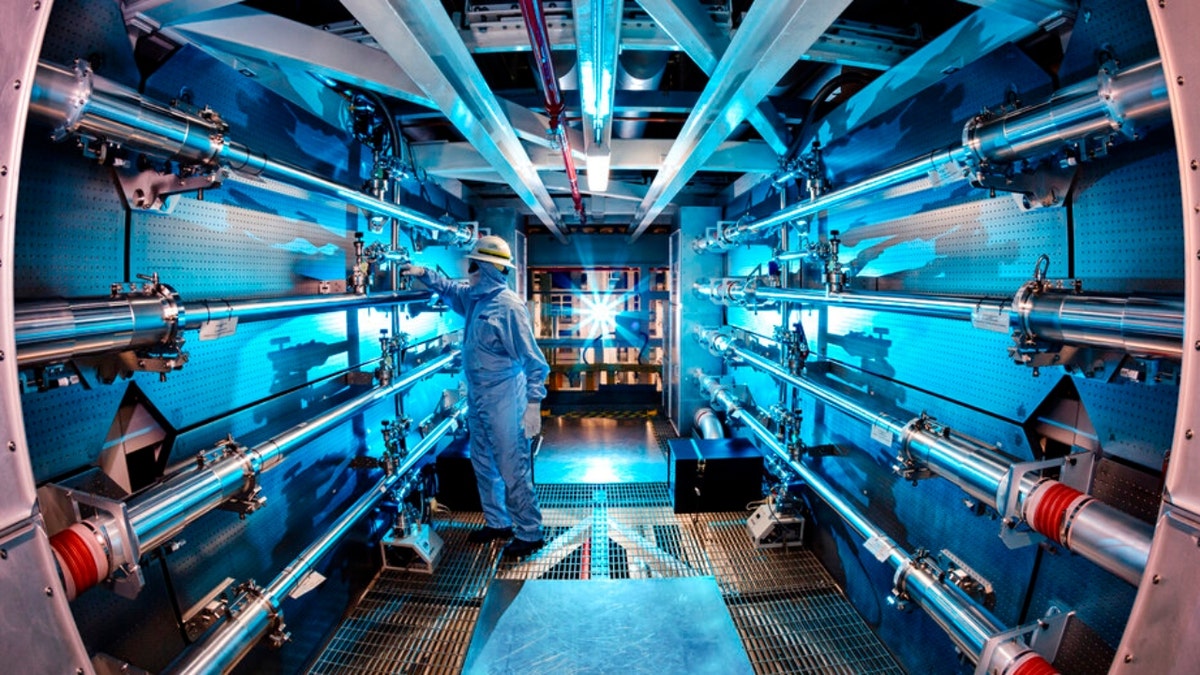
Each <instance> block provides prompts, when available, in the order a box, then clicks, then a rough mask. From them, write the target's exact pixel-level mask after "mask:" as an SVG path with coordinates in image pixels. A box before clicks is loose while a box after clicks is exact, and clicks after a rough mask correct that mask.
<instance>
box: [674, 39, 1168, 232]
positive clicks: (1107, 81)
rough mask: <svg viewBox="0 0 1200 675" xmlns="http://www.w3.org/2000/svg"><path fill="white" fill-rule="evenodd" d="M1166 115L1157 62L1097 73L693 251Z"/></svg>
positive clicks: (972, 124)
mask: <svg viewBox="0 0 1200 675" xmlns="http://www.w3.org/2000/svg"><path fill="white" fill-rule="evenodd" d="M1168 111H1169V103H1168V101H1167V89H1166V83H1165V80H1164V78H1163V72H1162V65H1161V62H1160V61H1159V60H1158V59H1154V60H1152V61H1147V62H1145V63H1141V64H1138V65H1136V66H1132V67H1130V68H1127V69H1125V70H1122V71H1121V72H1120V73H1118V74H1116V75H1112V76H1110V75H1109V74H1108V72H1107V71H1101V73H1100V74H1099V75H1098V76H1097V77H1096V78H1094V79H1092V80H1088V81H1086V82H1082V83H1080V84H1077V85H1075V86H1072V87H1068V88H1066V89H1063V90H1061V91H1059V92H1057V93H1056V94H1055V95H1054V96H1053V97H1052V98H1051V99H1050V100H1049V101H1047V102H1045V103H1042V104H1039V105H1036V106H1031V107H1029V108H1023V109H1021V110H1016V111H1013V112H1011V113H1008V114H1006V115H1000V116H998V117H995V118H992V119H990V120H986V121H982V122H980V121H972V122H969V123H968V124H967V126H965V127H964V128H963V143H962V144H961V145H958V146H955V147H952V148H948V149H945V150H937V151H934V152H932V153H930V154H928V155H922V156H920V157H916V158H914V159H911V160H909V161H906V162H902V163H900V164H897V165H895V166H893V167H891V168H889V169H885V170H883V171H881V172H879V173H877V174H875V175H873V176H870V177H868V178H866V179H864V180H862V181H860V182H858V183H855V184H853V185H850V186H847V187H845V188H842V189H840V190H834V191H832V192H827V193H825V194H823V195H821V196H819V197H817V198H816V199H812V200H810V201H805V202H798V203H796V204H793V205H791V206H788V207H787V208H784V209H781V210H779V211H777V212H776V213H774V214H771V215H770V216H767V217H766V218H762V219H759V220H756V221H753V222H750V223H743V224H739V225H737V226H736V228H734V230H733V231H732V232H730V233H728V234H726V235H724V236H723V241H724V242H725V244H726V245H725V246H718V245H715V244H716V243H717V242H711V241H699V242H696V244H695V245H694V248H696V250H697V251H699V252H704V251H707V250H714V251H721V250H725V249H726V248H727V245H728V244H736V243H738V242H740V241H741V240H742V239H744V238H747V237H751V236H759V235H761V234H762V233H763V232H765V231H766V230H769V229H771V228H774V227H778V226H779V225H782V224H784V223H788V222H792V221H795V220H798V219H801V218H804V217H807V216H810V215H812V214H815V213H817V212H819V211H822V210H826V209H831V208H835V207H839V206H843V205H845V204H847V203H849V202H850V201H852V200H854V199H857V198H859V197H863V196H866V195H868V194H872V193H874V192H878V191H880V190H883V189H885V188H889V187H894V186H897V185H902V184H904V183H909V182H911V181H914V180H917V179H920V178H925V177H927V176H929V175H937V176H940V180H941V181H942V182H944V181H945V180H947V179H954V178H957V179H965V178H968V177H970V176H971V175H972V171H971V170H970V167H972V166H974V165H977V164H979V163H990V162H1000V163H1004V162H1013V161H1016V160H1020V159H1036V158H1037V157H1040V156H1043V155H1045V154H1047V153H1049V152H1052V151H1055V150H1057V149H1059V148H1060V147H1062V146H1063V145H1065V144H1071V143H1080V142H1083V141H1085V140H1087V139H1089V138H1094V137H1098V136H1100V135H1106V134H1111V133H1116V132H1118V131H1120V132H1124V133H1126V134H1129V133H1131V131H1130V130H1131V129H1132V128H1134V127H1135V126H1136V125H1145V124H1153V123H1157V122H1158V121H1160V120H1161V119H1163V118H1164V117H1165V116H1166V114H1167V113H1168Z"/></svg>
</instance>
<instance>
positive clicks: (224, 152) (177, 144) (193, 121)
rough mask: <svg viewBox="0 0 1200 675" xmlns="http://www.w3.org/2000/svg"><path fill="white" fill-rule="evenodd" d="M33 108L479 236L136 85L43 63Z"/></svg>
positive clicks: (62, 124) (55, 118) (75, 124)
mask: <svg viewBox="0 0 1200 675" xmlns="http://www.w3.org/2000/svg"><path fill="white" fill-rule="evenodd" d="M30 112H31V113H32V114H33V116H34V117H36V118H39V119H41V120H43V121H44V122H47V123H49V124H51V125H53V126H54V127H55V129H56V132H57V134H58V135H69V134H79V135H83V136H87V137H90V138H99V139H104V140H106V141H110V142H113V143H119V144H120V145H122V146H123V147H126V148H129V149H131V150H136V151H139V152H145V153H149V154H152V155H157V156H165V157H168V158H171V159H178V160H180V161H184V162H196V163H202V164H208V165H216V164H220V163H224V164H225V166H227V167H228V168H230V169H233V170H235V171H240V172H243V173H247V174H250V175H255V176H257V175H266V176H269V177H271V178H274V179H277V180H280V181H283V182H285V183H288V184H290V185H293V186H296V187H301V188H304V189H310V190H315V191H317V192H321V193H323V194H327V195H329V196H331V197H335V198H337V199H340V200H342V201H343V202H346V203H347V204H351V205H353V206H357V207H359V208H361V209H364V210H366V211H369V212H371V213H375V214H380V215H385V216H388V217H391V218H396V219H398V220H400V221H403V222H405V223H408V224H410V225H414V226H417V227H422V228H424V229H426V230H430V231H432V232H438V233H442V234H447V235H449V236H450V238H451V240H452V241H453V243H455V244H459V245H466V244H469V243H470V242H471V241H473V240H474V238H475V232H474V230H473V229H472V228H471V227H470V226H468V225H462V224H459V223H455V222H443V221H441V220H438V219H436V218H433V217H430V216H428V215H426V214H424V213H421V212H419V211H414V210H412V209H409V208H406V207H403V206H400V205H398V204H392V203H390V202H385V201H383V200H380V199H376V198H374V197H372V196H370V195H367V194H364V193H362V192H360V191H358V190H352V189H350V188H348V187H345V186H343V185H339V184H337V183H334V182H333V181H330V180H328V179H325V178H322V177H321V176H318V175H316V174H313V173H311V172H308V171H305V170H304V169H300V168H297V167H294V166H290V165H287V164H283V163H281V162H277V161H274V160H271V159H270V158H269V157H267V156H266V155H265V154H263V153H261V152H256V151H254V150H252V149H250V148H248V147H246V146H244V145H240V144H238V143H234V142H232V141H230V140H229V139H228V138H226V137H225V130H224V125H223V124H221V123H219V122H218V121H216V119H215V116H214V118H213V119H207V118H204V117H200V116H196V115H191V114H188V113H184V112H182V111H180V110H178V109H175V108H168V107H165V106H161V105H159V104H157V103H154V102H152V101H149V100H147V99H145V98H144V97H142V96H141V95H139V94H138V93H137V92H136V91H133V90H132V89H129V88H127V87H124V86H122V85H120V84H117V83H115V82H112V81H111V80H106V79H105V78H102V77H97V76H95V75H93V74H92V73H91V71H90V69H86V68H82V67H80V68H77V69H76V70H71V69H68V68H64V67H62V66H59V65H55V64H51V63H47V62H40V63H39V64H38V74H37V78H36V80H35V82H34V87H33V93H32V97H31V103H30Z"/></svg>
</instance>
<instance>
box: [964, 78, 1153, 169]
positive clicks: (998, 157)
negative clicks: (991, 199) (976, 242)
mask: <svg viewBox="0 0 1200 675" xmlns="http://www.w3.org/2000/svg"><path fill="white" fill-rule="evenodd" d="M1169 110H1170V103H1169V101H1168V100H1167V86H1166V82H1165V80H1164V79H1163V72H1162V65H1161V63H1160V61H1159V60H1157V59H1155V60H1153V61H1147V62H1145V63H1141V64H1138V65H1137V66H1134V67H1131V68H1127V69H1125V70H1122V71H1121V72H1119V73H1117V74H1115V75H1112V74H1110V73H1109V72H1108V70H1101V71H1100V73H1099V75H1097V77H1096V78H1095V79H1093V80H1090V81H1086V82H1082V83H1080V84H1078V85H1076V86H1073V87H1068V88H1066V89H1063V90H1061V91H1059V92H1057V93H1055V94H1054V95H1053V96H1052V97H1051V98H1050V100H1049V101H1046V102H1045V103H1042V104H1039V105H1035V106H1031V107H1029V108H1024V109H1022V110H1017V111H1014V112H1013V113H1011V114H1008V115H1002V116H1000V117H997V118H995V119H992V120H987V121H984V122H980V123H978V124H972V125H968V127H967V129H966V130H965V132H964V141H965V143H964V144H965V145H966V146H967V147H970V148H971V150H972V152H973V153H974V155H975V157H976V159H978V160H980V161H990V162H1012V161H1015V160H1018V159H1024V158H1033V157H1037V156H1039V155H1041V154H1045V153H1047V152H1051V151H1054V150H1056V149H1058V148H1059V147H1061V146H1063V145H1064V144H1067V143H1073V142H1078V141H1080V140H1081V139H1088V138H1094V137H1097V136H1099V135H1108V134H1112V133H1116V132H1118V131H1121V130H1122V128H1123V127H1125V126H1126V125H1129V124H1132V123H1134V122H1137V123H1143V124H1144V123H1150V122H1154V121H1157V120H1158V119H1160V118H1162V117H1164V116H1165V115H1166V114H1167V113H1168V112H1169Z"/></svg>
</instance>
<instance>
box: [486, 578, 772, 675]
mask: <svg viewBox="0 0 1200 675" xmlns="http://www.w3.org/2000/svg"><path fill="white" fill-rule="evenodd" d="M463 672H464V673H469V674H471V675H507V674H509V673H514V674H515V673H521V674H522V675H537V674H540V673H545V674H551V673H553V674H554V675H585V674H591V673H694V674H697V675H703V674H705V673H712V674H713V675H737V674H740V673H745V674H747V675H749V674H751V673H753V672H754V668H753V666H751V665H750V659H749V657H748V656H747V655H746V650H745V648H743V647H742V641H741V638H740V637H739V635H738V631H737V627H736V626H734V624H733V620H732V619H731V618H730V615H729V610H727V609H726V608H725V602H724V600H723V599H722V597H721V589H720V588H719V587H718V586H717V582H716V579H714V578H713V577H683V578H671V579H628V580H620V581H616V580H602V581H564V580H532V581H523V580H512V581H506V580H497V581H495V582H494V583H493V584H492V586H491V589H490V590H489V591H488V594H487V597H486V598H484V601H483V607H482V608H481V610H480V614H479V621H478V623H477V624H476V626H475V635H474V637H473V638H472V640H471V645H470V648H469V649H468V650H467V657H466V663H465V666H464V668H463Z"/></svg>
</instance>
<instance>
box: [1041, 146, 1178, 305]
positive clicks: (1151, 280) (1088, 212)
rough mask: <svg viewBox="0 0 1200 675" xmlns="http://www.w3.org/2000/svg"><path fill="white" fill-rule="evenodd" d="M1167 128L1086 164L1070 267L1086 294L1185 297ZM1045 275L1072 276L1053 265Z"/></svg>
mask: <svg viewBox="0 0 1200 675" xmlns="http://www.w3.org/2000/svg"><path fill="white" fill-rule="evenodd" d="M1169 137H1170V131H1169V129H1161V130H1159V132H1158V133H1157V134H1156V135H1155V137H1154V138H1153V139H1151V140H1147V141H1145V142H1142V143H1130V144H1126V145H1123V146H1120V147H1118V148H1116V149H1115V150H1114V151H1113V153H1114V156H1113V157H1112V159H1111V160H1110V161H1100V162H1092V163H1087V164H1084V165H1083V166H1082V167H1081V168H1080V175H1079V179H1078V180H1077V181H1076V186H1075V190H1074V192H1073V193H1072V194H1073V196H1074V200H1075V203H1074V210H1075V270H1074V275H1075V277H1076V278H1078V279H1081V280H1082V281H1083V288H1084V290H1086V291H1089V292H1109V293H1138V292H1142V293H1146V292H1160V293H1168V294H1176V295H1182V294H1183V263H1184V256H1183V255H1181V251H1182V250H1183V225H1182V223H1181V222H1180V216H1179V214H1180V212H1181V209H1182V207H1181V206H1180V203H1179V200H1180V197H1179V175H1178V169H1177V164H1176V161H1177V158H1176V156H1175V151H1174V148H1172V147H1166V148H1164V147H1163V143H1164V142H1167V143H1169V142H1170V138H1169ZM1052 262H1053V265H1052V267H1051V271H1050V273H1051V276H1057V277H1066V276H1070V273H1069V272H1068V267H1067V265H1066V264H1065V261H1060V260H1053V261H1052Z"/></svg>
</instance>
